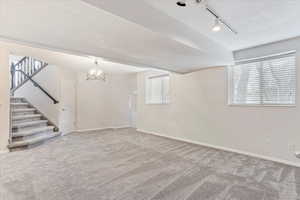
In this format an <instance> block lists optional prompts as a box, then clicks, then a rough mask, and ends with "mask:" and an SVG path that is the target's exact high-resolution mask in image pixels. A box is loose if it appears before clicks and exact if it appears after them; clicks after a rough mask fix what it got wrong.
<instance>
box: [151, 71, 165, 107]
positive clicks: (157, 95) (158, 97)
mask: <svg viewBox="0 0 300 200" xmlns="http://www.w3.org/2000/svg"><path fill="white" fill-rule="evenodd" d="M169 82H170V76H169V74H162V75H157V76H148V77H146V104H168V103H169Z"/></svg>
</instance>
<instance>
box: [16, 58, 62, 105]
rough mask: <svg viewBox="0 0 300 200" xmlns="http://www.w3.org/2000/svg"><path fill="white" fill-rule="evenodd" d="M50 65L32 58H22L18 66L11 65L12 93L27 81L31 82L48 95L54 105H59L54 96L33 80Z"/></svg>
mask: <svg viewBox="0 0 300 200" xmlns="http://www.w3.org/2000/svg"><path fill="white" fill-rule="evenodd" d="M47 65H48V64H47V63H45V62H43V61H39V60H36V59H34V58H31V57H27V56H26V57H24V58H22V59H21V60H20V61H19V62H18V63H17V64H13V63H12V64H11V77H12V78H11V81H12V82H11V93H12V94H14V92H15V91H16V90H17V89H18V88H20V87H21V86H22V85H24V84H25V83H26V82H27V81H31V82H32V83H33V85H34V86H35V87H37V88H39V89H40V90H41V91H42V92H43V93H44V94H45V95H47V96H48V97H49V98H50V99H51V100H52V101H53V103H54V104H57V103H59V102H58V101H57V100H56V99H55V98H54V97H53V96H51V95H50V94H49V93H48V92H47V91H46V90H45V89H44V88H43V87H42V86H41V85H40V84H38V83H37V82H36V81H35V80H33V79H32V77H33V76H34V75H36V74H37V73H39V72H40V71H41V70H42V69H43V68H45V67H46V66H47Z"/></svg>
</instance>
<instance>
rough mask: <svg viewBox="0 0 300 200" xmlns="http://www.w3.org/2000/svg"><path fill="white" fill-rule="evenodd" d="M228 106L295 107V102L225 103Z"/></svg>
mask: <svg viewBox="0 0 300 200" xmlns="http://www.w3.org/2000/svg"><path fill="white" fill-rule="evenodd" d="M227 105H228V106H230V107H286V108H295V107H297V105H296V104H227Z"/></svg>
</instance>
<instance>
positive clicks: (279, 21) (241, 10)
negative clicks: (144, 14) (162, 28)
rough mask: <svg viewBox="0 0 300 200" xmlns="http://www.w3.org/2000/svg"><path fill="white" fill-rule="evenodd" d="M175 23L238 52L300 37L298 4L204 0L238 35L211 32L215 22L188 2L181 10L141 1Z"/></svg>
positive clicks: (291, 0) (169, 3)
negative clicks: (182, 24) (175, 21)
mask: <svg viewBox="0 0 300 200" xmlns="http://www.w3.org/2000/svg"><path fill="white" fill-rule="evenodd" d="M144 1H145V2H147V3H148V4H149V5H152V6H153V7H155V8H157V9H159V10H160V11H162V12H164V13H167V14H168V15H169V16H172V17H173V18H174V19H176V20H178V21H181V22H182V23H185V24H187V25H188V26H190V27H192V28H194V29H196V30H197V31H198V32H199V33H201V34H204V35H206V36H207V37H208V38H210V39H212V40H214V41H216V42H218V43H220V44H222V45H223V46H226V47H227V48H229V49H230V50H239V49H243V48H248V47H252V46H257V45H261V44H266V43H270V42H275V41H279V40H284V39H288V38H292V37H296V36H299V35H300V28H299V27H300V20H299V18H300V1H299V0H206V2H207V4H208V5H209V6H210V7H212V8H213V9H214V10H215V11H216V12H217V13H218V14H219V15H220V16H221V17H223V18H224V19H225V21H227V22H228V23H229V24H230V25H231V26H232V27H233V28H234V29H236V30H237V31H238V34H237V35H235V34H232V33H231V32H230V31H228V30H227V29H223V30H222V31H220V32H218V33H213V32H212V31H211V28H212V25H213V23H214V18H213V17H212V16H211V15H210V14H209V13H208V12H207V11H205V9H204V6H203V5H202V6H201V5H199V4H195V3H193V2H194V0H187V7H185V8H181V7H178V6H177V5H176V4H175V1H174V0H164V1H161V0H144Z"/></svg>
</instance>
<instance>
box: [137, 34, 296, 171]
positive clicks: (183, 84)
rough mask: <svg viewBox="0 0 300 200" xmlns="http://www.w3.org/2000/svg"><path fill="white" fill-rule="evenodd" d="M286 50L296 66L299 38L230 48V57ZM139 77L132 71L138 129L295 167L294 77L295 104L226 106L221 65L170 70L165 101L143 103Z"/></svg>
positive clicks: (143, 86)
mask: <svg viewBox="0 0 300 200" xmlns="http://www.w3.org/2000/svg"><path fill="white" fill-rule="evenodd" d="M292 49H296V50H298V53H297V68H299V66H300V39H295V40H290V41H285V42H282V43H278V44H272V45H268V46H262V47H258V48H255V49H249V50H245V51H241V52H236V57H238V58H247V57H248V58H249V57H254V56H259V55H268V54H271V53H279V52H282V51H288V50H292ZM144 76H145V73H140V74H139V75H138V96H139V98H138V122H137V128H138V129H141V130H144V131H148V132H155V133H158V134H161V135H165V136H169V137H177V138H181V139H185V140H191V141H194V142H198V143H206V144H209V145H214V146H218V147H222V148H226V149H234V150H237V151H241V152H247V153H251V154H255V155H259V156H263V157H268V158H272V159H275V160H282V161H287V162H290V163H293V164H298V165H300V161H299V160H298V159H297V158H295V156H294V151H295V150H298V151H300V132H299V130H300V123H299V122H300V121H299V120H300V102H299V97H300V81H298V83H297V84H298V85H297V87H298V89H297V107H238V106H228V105H227V86H226V85H227V80H226V77H227V74H226V68H224V67H219V68H210V69H206V70H201V71H198V72H194V73H191V74H186V75H178V74H172V75H171V86H170V87H171V103H170V104H169V105H145V103H144V102H145V101H144V95H145V84H144ZM297 78H298V79H299V80H300V70H298V72H297Z"/></svg>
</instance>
